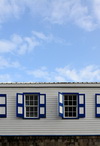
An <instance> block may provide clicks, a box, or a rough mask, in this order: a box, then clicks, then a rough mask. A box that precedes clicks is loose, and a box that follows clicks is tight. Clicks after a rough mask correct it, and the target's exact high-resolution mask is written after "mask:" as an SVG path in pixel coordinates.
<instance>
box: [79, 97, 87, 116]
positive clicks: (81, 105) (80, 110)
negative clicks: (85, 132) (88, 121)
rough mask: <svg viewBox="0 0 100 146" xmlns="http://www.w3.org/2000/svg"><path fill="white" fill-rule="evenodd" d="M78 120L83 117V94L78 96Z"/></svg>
mask: <svg viewBox="0 0 100 146" xmlns="http://www.w3.org/2000/svg"><path fill="white" fill-rule="evenodd" d="M78 109H79V118H84V117H85V94H79V107H78Z"/></svg>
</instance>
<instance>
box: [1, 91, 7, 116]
mask: <svg viewBox="0 0 100 146" xmlns="http://www.w3.org/2000/svg"><path fill="white" fill-rule="evenodd" d="M6 102H7V100H6V94H0V118H6V116H7V108H6V104H7V103H6Z"/></svg>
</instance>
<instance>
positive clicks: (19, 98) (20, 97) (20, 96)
mask: <svg viewBox="0 0 100 146" xmlns="http://www.w3.org/2000/svg"><path fill="white" fill-rule="evenodd" d="M16 98H17V101H16V106H17V107H16V108H17V109H16V114H17V115H16V116H17V117H21V118H23V117H24V97H23V93H17V97H16Z"/></svg>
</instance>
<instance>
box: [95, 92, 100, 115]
mask: <svg viewBox="0 0 100 146" xmlns="http://www.w3.org/2000/svg"><path fill="white" fill-rule="evenodd" d="M95 116H96V117H97V118H99V117H100V94H95Z"/></svg>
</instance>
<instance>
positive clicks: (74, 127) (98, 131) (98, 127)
mask: <svg viewBox="0 0 100 146" xmlns="http://www.w3.org/2000/svg"><path fill="white" fill-rule="evenodd" d="M12 87H13V88H12ZM23 92H40V93H41V94H46V118H40V119H37V120H36V119H35V120H34V119H33V120H32V119H23V118H18V117H16V93H23ZM58 92H68V93H71V92H72V93H80V94H85V103H86V104H85V112H86V113H85V118H80V119H68V120H67V119H62V118H61V117H60V116H59V115H58ZM96 93H100V84H96V83H94V84H92V83H91V84H90V83H80V84H78V83H72V84H71V83H69V84H68V83H66V84H65V83H64V84H63V83H61V84H60V83H56V84H55V83H51V84H50V83H43V84H42V83H40V84H39V83H38V84H35V83H33V84H28V83H27V84H24V83H23V84H22V83H18V84H17V83H12V84H10V83H9V84H0V94H6V95H7V118H0V135H100V118H96V117H95V94H96ZM41 102H42V99H41ZM41 112H43V111H41Z"/></svg>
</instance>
